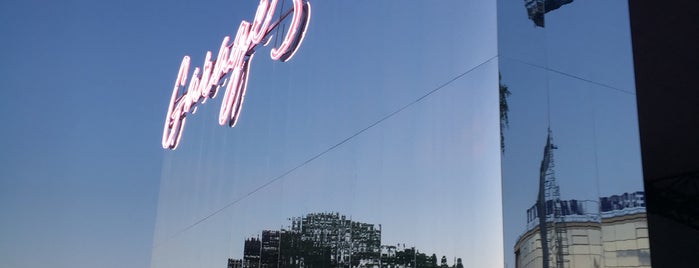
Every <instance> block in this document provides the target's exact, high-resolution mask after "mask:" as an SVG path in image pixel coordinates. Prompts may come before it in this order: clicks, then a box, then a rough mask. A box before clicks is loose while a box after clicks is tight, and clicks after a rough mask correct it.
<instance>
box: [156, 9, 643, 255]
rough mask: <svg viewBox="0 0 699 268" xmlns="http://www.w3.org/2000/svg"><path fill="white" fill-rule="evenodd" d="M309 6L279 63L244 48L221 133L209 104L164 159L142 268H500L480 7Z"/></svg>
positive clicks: (493, 97) (484, 20) (244, 14)
mask: <svg viewBox="0 0 699 268" xmlns="http://www.w3.org/2000/svg"><path fill="white" fill-rule="evenodd" d="M248 2H250V3H248ZM253 2H255V1H247V2H246V3H240V2H237V1H236V2H231V1H221V3H214V4H216V5H221V6H225V7H227V8H229V9H230V10H233V11H232V12H230V14H228V15H227V16H225V17H215V18H212V21H221V22H224V23H228V24H230V25H231V27H230V28H229V29H228V31H226V32H206V31H204V32H194V33H193V35H194V37H193V38H198V39H201V40H206V42H202V44H208V45H209V46H204V47H202V46H190V47H183V48H182V53H183V54H185V53H186V54H190V55H191V56H192V61H193V62H196V63H199V62H201V61H203V55H204V53H205V51H206V50H216V49H217V44H219V43H220V40H221V38H222V37H223V36H224V35H231V34H233V33H234V31H235V29H236V28H235V27H234V26H236V25H237V23H238V22H239V21H240V20H243V19H246V20H250V19H252V17H253V15H254V11H255V8H256V3H253ZM311 5H312V10H313V12H312V17H311V21H310V26H309V28H308V31H307V33H306V38H305V40H304V42H303V44H302V45H301V48H300V49H299V51H298V53H297V54H296V55H295V56H294V58H293V59H292V60H291V61H289V62H286V63H279V62H272V61H271V60H269V58H268V57H267V56H266V53H269V52H268V49H269V48H262V49H260V50H259V51H258V52H257V53H258V54H260V55H258V56H257V57H255V60H254V63H253V65H252V67H251V70H250V80H249V82H248V88H247V94H246V98H245V103H244V104H243V107H242V109H243V110H242V112H241V115H240V120H239V121H238V124H237V126H236V127H235V128H228V127H220V126H219V125H218V124H217V115H218V107H219V105H220V102H221V100H220V97H219V98H218V99H213V100H210V101H209V102H208V103H207V104H205V105H202V106H201V107H199V110H198V111H197V113H196V114H194V115H189V117H188V119H187V120H188V121H187V126H186V128H185V129H184V132H183V135H182V140H181V141H180V144H179V147H178V148H177V149H176V150H174V151H166V152H164V164H163V168H162V178H161V189H160V196H159V202H158V203H159V205H158V215H157V224H156V230H155V231H156V232H155V238H154V245H153V253H152V261H151V267H154V268H156V267H157V268H159V267H241V266H242V267H260V266H263V264H264V265H267V266H268V267H277V266H279V267H299V266H305V267H329V266H331V267H338V266H345V267H346V266H352V267H356V266H365V267H375V266H377V265H380V266H382V267H387V266H388V265H393V266H394V267H401V266H402V267H407V266H410V267H415V265H417V266H418V267H433V266H435V265H437V264H439V265H441V264H442V263H444V264H445V265H448V266H450V267H452V266H454V267H502V266H503V262H502V258H503V255H502V254H503V252H502V248H503V233H502V225H503V223H502V215H503V212H502V202H501V201H502V195H501V191H502V188H501V187H502V185H501V177H500V171H501V165H500V149H499V134H498V133H499V126H498V125H499V124H498V121H499V120H498V105H497V103H498V94H497V90H496V89H497V87H498V69H499V64H498V62H499V59H498V57H497V56H498V51H497V48H498V45H497V40H498V36H497V26H496V3H495V2H494V1H486V0H475V1H438V2H429V3H428V2H417V3H414V2H410V3H406V2H403V1H378V2H377V1H352V2H345V1H311ZM201 12H204V11H201ZM172 57H173V58H181V57H182V55H172ZM171 67H172V68H171V69H172V72H173V80H174V78H175V76H176V71H177V66H171ZM504 77H507V76H504ZM507 79H515V77H514V76H512V77H507ZM509 81H514V80H509ZM559 82H560V83H564V82H566V80H560V81H559ZM512 83H513V87H512V88H513V90H514V88H515V86H514V85H515V84H514V82H512ZM170 84H171V81H163V90H167V88H168V87H169V86H170ZM536 89H537V90H543V88H542V87H537V88H536ZM517 94H519V93H517ZM580 94H584V93H580ZM600 94H611V97H614V98H619V100H624V98H625V97H626V95H623V94H624V93H615V92H607V91H601V92H600ZM523 95H524V94H521V95H513V96H523ZM513 98H514V97H513ZM532 99H537V98H535V97H532ZM166 101H167V100H166V99H163V102H166ZM514 103H515V102H514V101H513V105H514ZM601 105H602V104H601ZM611 108H614V107H610V109H611ZM164 114H165V111H163V115H164ZM512 114H513V120H512V122H513V126H512V129H515V126H514V119H515V118H516V117H515V116H514V114H515V112H514V106H513V113H512ZM561 131H563V130H561ZM511 140H513V141H514V140H515V139H514V138H512V139H511ZM538 140H539V139H537V141H538ZM512 147H513V150H514V147H515V146H514V145H513V146H512ZM538 147H540V146H538ZM508 150H509V149H508ZM508 153H509V151H508ZM505 170H506V171H507V169H505ZM631 177H632V178H634V179H635V178H636V177H634V176H631ZM624 189H626V188H624ZM529 201H531V200H527V202H529ZM304 241H305V242H304ZM309 241H311V242H309ZM505 241H507V240H505ZM510 267H511V266H510Z"/></svg>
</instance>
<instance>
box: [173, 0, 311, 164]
mask: <svg viewBox="0 0 699 268" xmlns="http://www.w3.org/2000/svg"><path fill="white" fill-rule="evenodd" d="M276 6H277V0H271V2H270V1H267V0H261V1H260V4H259V5H258V6H257V12H255V18H254V19H253V21H252V23H250V22H248V21H245V20H243V21H242V22H241V23H240V26H239V27H238V32H237V33H236V35H235V38H234V39H233V41H232V42H231V41H230V37H228V36H226V37H224V38H223V42H221V47H220V48H219V51H218V55H217V56H216V58H215V59H213V60H212V54H211V51H207V52H206V56H205V59H204V64H203V65H202V68H199V67H195V68H194V71H193V73H192V76H191V78H190V79H189V85H188V86H187V90H186V91H184V93H182V94H180V93H179V92H180V89H183V88H184V87H185V86H186V85H187V75H188V73H189V65H190V61H191V60H190V58H189V56H184V58H183V59H182V63H181V64H180V69H179V71H178V73H177V79H176V80H175V86H174V88H173V89H172V96H171V97H170V104H169V106H168V109H167V115H166V116H165V127H164V128H163V140H162V143H163V148H165V149H172V150H174V149H175V148H177V144H178V143H179V140H180V138H181V137H182V129H183V128H184V124H185V121H186V116H187V114H188V113H191V114H194V113H195V112H196V111H197V107H196V105H197V104H199V103H202V104H203V103H206V100H207V99H209V98H211V99H212V98H214V97H216V93H217V92H218V90H219V88H221V87H223V86H224V85H225V87H226V91H225V93H224V94H223V102H222V103H221V110H220V112H219V115H218V123H219V124H220V125H222V126H225V125H226V124H228V126H230V127H234V126H235V124H236V123H237V121H238V117H239V115H240V109H241V107H242V105H243V99H244V98H245V90H246V89H247V84H248V73H249V71H250V62H251V61H252V58H253V56H254V55H255V47H256V46H257V45H259V44H260V43H262V42H263V41H265V42H264V43H262V46H266V45H267V44H268V43H269V41H270V39H271V33H272V30H274V29H275V28H276V27H278V26H279V24H280V23H281V21H282V20H284V19H285V18H286V17H288V16H289V15H292V18H291V25H290V26H289V29H288V30H287V33H286V35H285V36H284V39H283V40H282V42H281V44H280V45H279V47H276V48H272V50H271V52H270V57H271V58H272V60H280V61H282V62H286V61H288V60H290V59H291V58H292V57H293V56H294V54H295V53H296V50H298V48H299V46H300V45H301V42H303V38H304V36H305V35H306V29H307V27H308V22H309V20H310V18H311V4H310V3H309V2H307V1H306V2H305V3H304V2H302V0H293V7H291V8H290V9H289V10H287V11H286V12H284V14H282V15H281V17H280V18H279V19H278V20H277V21H275V22H274V23H271V20H272V17H273V16H274V11H275V9H276ZM229 42H230V43H229ZM226 75H228V78H226ZM224 78H225V79H224Z"/></svg>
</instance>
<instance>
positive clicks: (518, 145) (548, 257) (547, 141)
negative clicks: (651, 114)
mask: <svg viewBox="0 0 699 268" xmlns="http://www.w3.org/2000/svg"><path fill="white" fill-rule="evenodd" d="M498 41H499V42H498V46H499V47H498V48H499V70H500V76H501V79H500V85H499V88H500V90H499V91H500V107H501V127H502V136H501V144H502V160H501V161H502V180H503V182H502V184H503V190H502V194H503V221H504V225H503V226H504V231H503V236H504V240H503V244H504V258H505V267H649V266H650V249H649V245H648V227H647V221H646V213H645V194H644V191H643V177H642V168H641V157H640V147H639V136H638V122H637V112H636V96H635V86H634V76H633V61H632V51H631V38H630V29H629V18H628V7H627V2H626V1H601V0H588V1H578V0H545V1H544V0H526V1H498ZM544 215H545V216H544Z"/></svg>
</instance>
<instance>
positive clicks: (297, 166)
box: [153, 55, 498, 249]
mask: <svg viewBox="0 0 699 268" xmlns="http://www.w3.org/2000/svg"><path fill="white" fill-rule="evenodd" d="M497 57H498V55H495V56H492V57H490V58H489V59H487V60H485V61H483V62H481V63H480V64H478V65H476V66H474V67H472V68H470V69H468V70H466V71H465V72H463V73H461V74H458V75H456V76H454V77H453V78H451V79H449V80H448V81H446V82H444V83H442V84H441V85H439V86H437V87H435V88H434V89H432V90H430V91H428V92H427V93H425V94H423V95H422V96H420V97H418V98H417V99H415V100H413V101H411V102H409V103H407V104H405V105H403V106H401V107H400V108H398V109H396V110H395V111H393V112H391V113H389V114H388V115H385V116H383V117H381V118H380V119H378V120H376V121H375V122H374V123H372V124H369V125H368V126H366V127H364V128H362V129H361V130H359V131H357V132H355V133H354V134H352V135H350V136H348V137H347V138H345V139H343V140H342V141H340V142H338V143H336V144H334V145H332V146H330V147H328V148H327V149H325V150H323V151H321V152H319V153H317V154H316V155H314V156H312V157H311V158H309V159H307V160H306V161H303V162H302V163H300V164H298V165H296V166H294V167H293V168H291V169H289V170H287V171H285V172H283V173H282V174H280V175H278V176H276V177H273V178H272V179H270V180H268V181H267V182H265V183H263V184H262V185H260V186H259V187H257V188H255V189H253V190H252V191H250V192H248V193H247V194H245V195H243V196H241V197H239V198H237V199H235V200H233V201H231V202H230V203H228V204H226V205H225V206H223V207H221V208H220V209H217V210H215V211H214V212H212V213H210V214H208V215H207V216H205V217H203V218H201V219H199V220H197V221H196V222H194V223H192V224H190V225H188V226H187V227H185V228H183V229H182V230H180V231H177V232H175V233H174V234H172V235H171V236H169V237H168V238H166V239H165V240H163V241H162V242H160V243H158V244H154V245H153V248H154V249H155V248H158V247H160V246H161V245H162V244H165V243H167V242H168V241H170V240H172V239H174V238H175V237H177V236H179V235H181V234H182V233H184V232H186V231H187V230H189V229H192V228H193V227H194V226H197V225H199V224H200V223H202V222H204V221H206V220H207V219H209V218H211V217H213V216H215V215H216V214H218V213H220V212H222V211H224V210H226V209H227V208H229V207H231V206H233V205H235V204H236V203H238V202H240V201H242V200H244V199H245V198H247V197H249V196H251V195H253V194H254V193H256V192H258V191H260V190H262V189H264V188H265V187H267V186H269V185H271V184H272V183H274V182H276V181H278V180H280V179H282V178H284V177H286V176H287V175H289V174H291V173H292V172H294V171H296V170H298V169H300V168H302V167H304V166H306V165H307V164H309V163H311V162H313V161H314V160H316V159H318V158H320V157H321V156H323V155H325V154H326V153H329V152H330V151H332V150H334V149H336V148H338V147H340V146H341V145H343V144H345V143H347V142H348V141H350V140H352V139H354V138H355V137H357V136H359V135H361V134H362V133H364V132H366V131H367V130H369V129H371V128H373V127H375V126H377V125H378V124H380V123H381V122H383V121H386V120H388V119H390V118H391V117H393V116H395V115H397V114H399V113H401V112H402V111H404V110H405V109H407V108H409V107H411V106H413V105H415V104H417V103H418V102H420V101H422V100H424V99H425V98H427V97H428V96H430V95H432V94H434V93H435V92H437V91H439V90H441V89H443V88H444V87H446V86H448V85H449V84H451V83H453V82H454V81H456V80H458V79H459V78H461V77H463V76H465V75H467V74H469V73H471V72H473V71H474V70H476V69H478V68H480V67H481V66H483V65H485V64H487V63H488V62H490V61H492V60H493V59H495V58H497ZM494 90H495V89H494Z"/></svg>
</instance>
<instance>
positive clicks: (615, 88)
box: [500, 55, 636, 96]
mask: <svg viewBox="0 0 699 268" xmlns="http://www.w3.org/2000/svg"><path fill="white" fill-rule="evenodd" d="M500 58H504V59H508V60H511V61H516V62H519V63H522V64H526V65H529V66H532V67H536V68H539V69H542V70H546V71H550V72H554V73H557V74H560V75H563V76H567V77H570V78H574V79H578V80H581V81H585V82H588V83H591V84H595V85H598V86H601V87H606V88H608V89H612V90H616V91H619V92H622V93H626V94H630V95H634V96H635V95H636V93H635V92H633V91H631V90H627V89H621V88H618V87H614V86H610V85H607V84H603V83H600V82H596V81H592V80H590V79H587V78H583V77H580V76H577V75H574V74H569V73H566V72H563V71H559V70H556V69H551V68H549V67H546V66H541V65H538V64H534V63H530V62H527V61H524V60H520V59H516V58H511V57H508V56H503V55H500Z"/></svg>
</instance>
